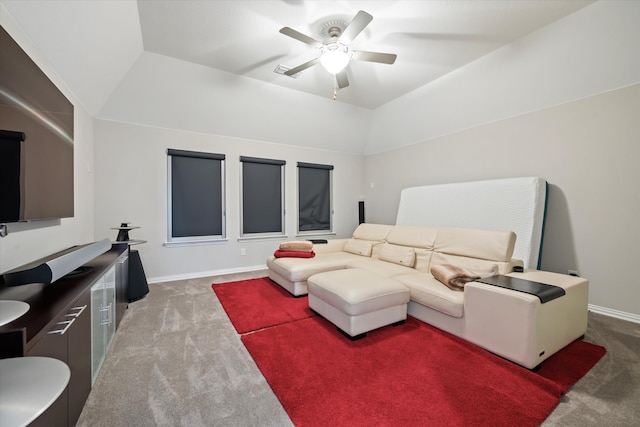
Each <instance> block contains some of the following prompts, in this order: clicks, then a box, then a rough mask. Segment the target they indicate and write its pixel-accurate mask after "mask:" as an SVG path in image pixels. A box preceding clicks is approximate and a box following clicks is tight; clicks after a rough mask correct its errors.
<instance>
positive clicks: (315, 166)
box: [298, 162, 333, 170]
mask: <svg viewBox="0 0 640 427" xmlns="http://www.w3.org/2000/svg"><path fill="white" fill-rule="evenodd" d="M298 167H299V168H311V169H326V170H333V165H320V164H318V163H303V162H298Z"/></svg>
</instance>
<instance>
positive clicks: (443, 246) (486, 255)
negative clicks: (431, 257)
mask: <svg viewBox="0 0 640 427" xmlns="http://www.w3.org/2000/svg"><path fill="white" fill-rule="evenodd" d="M515 244H516V234H515V233H514V232H513V231H497V230H480V229H474V228H450V227H442V228H439V229H438V235H437V236H436V241H435V244H434V247H433V250H434V252H441V253H446V254H451V255H459V256H464V257H470V258H480V259H486V260H491V261H502V262H507V261H510V260H511V256H512V255H513V248H514V246H515Z"/></svg>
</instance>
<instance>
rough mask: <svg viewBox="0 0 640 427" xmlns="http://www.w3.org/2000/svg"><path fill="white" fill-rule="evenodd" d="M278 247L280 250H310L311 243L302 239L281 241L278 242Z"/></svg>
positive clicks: (311, 248) (311, 247)
mask: <svg viewBox="0 0 640 427" xmlns="http://www.w3.org/2000/svg"><path fill="white" fill-rule="evenodd" d="M279 249H280V250H281V251H296V252H311V251H312V250H313V243H311V242H308V241H304V240H299V241H295V240H294V241H291V242H282V243H280V248H279Z"/></svg>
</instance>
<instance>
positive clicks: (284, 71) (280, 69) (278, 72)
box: [273, 64, 300, 79]
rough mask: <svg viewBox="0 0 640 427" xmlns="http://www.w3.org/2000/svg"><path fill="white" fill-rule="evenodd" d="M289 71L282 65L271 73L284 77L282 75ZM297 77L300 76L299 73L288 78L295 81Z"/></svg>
mask: <svg viewBox="0 0 640 427" xmlns="http://www.w3.org/2000/svg"><path fill="white" fill-rule="evenodd" d="M290 69H291V68H289V67H285V66H284V65H282V64H278V66H277V67H276V68H275V70H273V72H274V73H276V74H282V75H283V76H284V73H286V72H287V71H289V70H290ZM299 75H300V73H296V74H294V75H293V76H290V77H293V78H294V79H297V78H298V76H299Z"/></svg>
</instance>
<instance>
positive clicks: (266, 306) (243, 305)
mask: <svg viewBox="0 0 640 427" xmlns="http://www.w3.org/2000/svg"><path fill="white" fill-rule="evenodd" d="M211 287H212V289H213V291H214V292H215V293H216V295H217V296H218V299H219V300H220V303H221V304H222V307H223V308H224V311H226V312H227V315H228V316H229V319H230V320H231V323H232V324H233V326H234V328H236V331H237V332H238V333H239V334H244V333H247V332H251V331H257V330H259V329H264V328H268V327H270V326H276V325H281V324H283V323H288V322H293V321H295V320H300V319H305V318H307V317H311V316H314V313H313V312H312V311H311V309H309V304H308V298H307V297H306V296H304V297H299V298H296V297H294V296H292V295H291V294H290V293H289V292H287V291H286V290H284V289H283V288H282V287H281V286H279V285H277V284H275V283H273V282H272V281H271V279H269V278H268V277H261V278H258V279H249V280H241V281H238V282H227V283H214V284H213V285H211Z"/></svg>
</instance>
